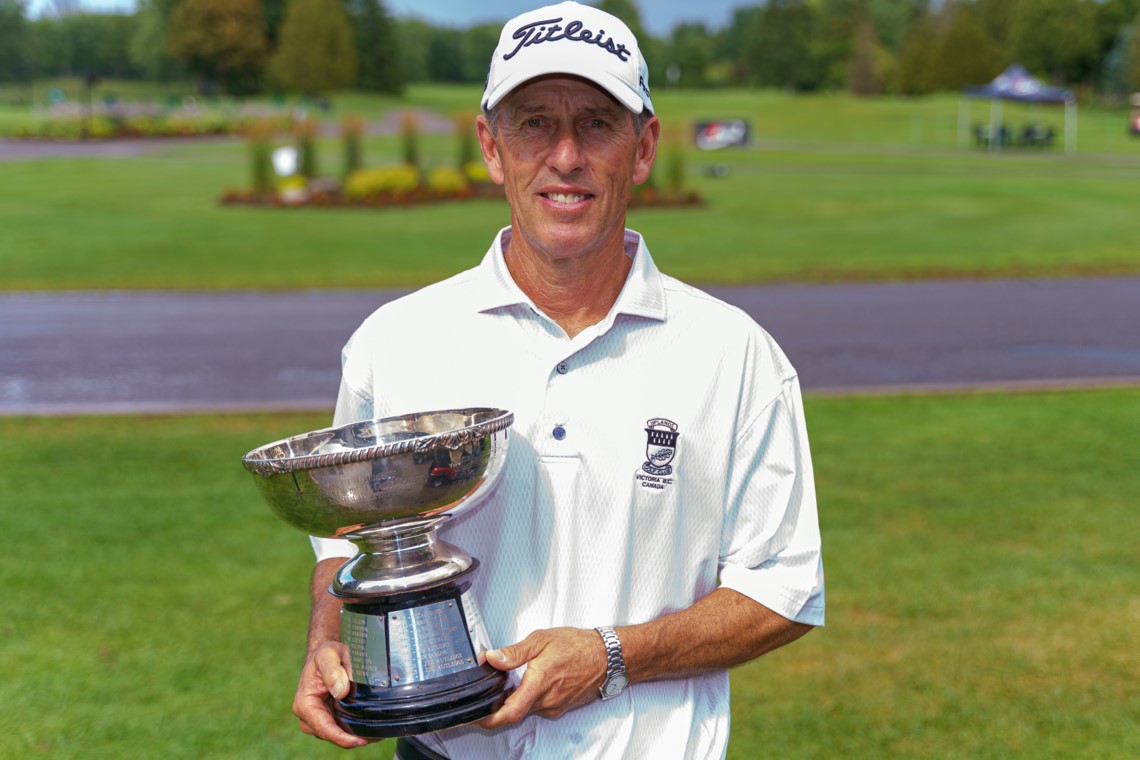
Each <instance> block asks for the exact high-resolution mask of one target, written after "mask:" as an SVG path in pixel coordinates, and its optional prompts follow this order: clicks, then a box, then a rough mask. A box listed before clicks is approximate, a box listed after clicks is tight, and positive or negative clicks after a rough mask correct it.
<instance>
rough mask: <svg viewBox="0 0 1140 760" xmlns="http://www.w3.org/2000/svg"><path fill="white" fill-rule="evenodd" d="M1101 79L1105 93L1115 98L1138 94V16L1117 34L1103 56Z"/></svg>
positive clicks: (1139, 53)
mask: <svg viewBox="0 0 1140 760" xmlns="http://www.w3.org/2000/svg"><path fill="white" fill-rule="evenodd" d="M1102 77H1103V80H1102V83H1103V87H1104V90H1105V92H1108V93H1111V94H1113V95H1116V96H1117V97H1120V98H1126V97H1128V95H1129V94H1131V93H1133V92H1140V16H1138V17H1137V20H1136V21H1134V22H1133V23H1131V24H1128V25H1127V26H1125V27H1124V28H1122V29H1121V30H1120V33H1119V34H1117V36H1116V42H1115V44H1113V46H1112V49H1111V50H1110V51H1109V52H1108V55H1107V56H1105V59H1104V72H1103V74H1102Z"/></svg>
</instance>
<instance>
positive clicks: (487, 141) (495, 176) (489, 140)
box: [475, 116, 503, 185]
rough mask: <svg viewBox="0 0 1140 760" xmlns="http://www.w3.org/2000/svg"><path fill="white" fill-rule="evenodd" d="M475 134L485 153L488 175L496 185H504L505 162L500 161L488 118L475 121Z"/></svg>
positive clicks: (482, 117) (484, 159)
mask: <svg viewBox="0 0 1140 760" xmlns="http://www.w3.org/2000/svg"><path fill="white" fill-rule="evenodd" d="M475 134H476V135H478V137H479V148H480V150H482V151H483V162H484V163H485V164H487V175H488V176H489V177H490V178H491V181H492V182H494V183H495V184H496V185H501V184H503V162H502V161H501V160H500V159H499V146H498V145H496V144H495V135H494V134H492V133H491V123H490V122H489V121H487V117H486V116H480V117H479V118H478V119H476V120H475Z"/></svg>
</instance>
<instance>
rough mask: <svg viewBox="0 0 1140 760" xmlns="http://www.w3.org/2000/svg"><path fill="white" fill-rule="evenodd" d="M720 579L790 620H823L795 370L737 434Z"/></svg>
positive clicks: (815, 521)
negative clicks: (793, 375) (771, 398)
mask: <svg viewBox="0 0 1140 760" xmlns="http://www.w3.org/2000/svg"><path fill="white" fill-rule="evenodd" d="M720 581H721V585H722V586H724V587H726V588H731V589H733V590H734V591H738V592H740V593H741V594H744V595H745V596H747V597H749V598H751V599H753V600H755V601H756V602H759V603H760V604H763V605H764V606H765V607H767V608H769V609H771V610H773V611H774V612H777V613H779V614H780V615H783V616H784V617H786V618H788V619H790V620H795V621H797V622H800V623H807V624H809V625H823V622H824V592H823V556H822V552H821V546H820V534H819V518H818V515H817V511H816V497H815V478H814V474H813V471H812V463H811V453H810V450H809V448H808V439H807V427H806V425H805V423H804V409H803V399H802V397H801V394H800V387H799V380H798V379H797V378H795V377H793V378H791V379H789V380H787V381H786V382H784V383H783V384H782V385H781V386H780V391H779V394H778V395H777V397H776V398H775V399H773V400H772V401H771V402H770V403H769V404H768V405H767V407H765V408H764V409H763V410H762V411H761V412H760V413H759V414H758V415H756V417H755V418H754V419H753V420H752V421H751V422H750V423H748V424H747V425H746V426H745V427H744V429H743V430H742V431H741V432H740V433H738V435H737V439H736V442H735V448H734V451H733V454H732V465H731V471H730V475H729V491H728V494H727V501H726V505H725V522H724V533H723V535H722V537H721V556H720Z"/></svg>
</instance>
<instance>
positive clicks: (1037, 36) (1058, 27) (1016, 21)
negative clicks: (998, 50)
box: [1010, 0, 1098, 82]
mask: <svg viewBox="0 0 1140 760" xmlns="http://www.w3.org/2000/svg"><path fill="white" fill-rule="evenodd" d="M1011 24H1012V26H1011V29H1010V52H1011V53H1012V54H1013V57H1014V59H1015V60H1018V61H1020V62H1021V63H1023V64H1024V65H1025V67H1026V68H1027V69H1029V70H1030V71H1034V72H1038V73H1040V74H1044V75H1045V76H1047V77H1048V78H1049V79H1051V80H1053V81H1054V82H1078V81H1082V80H1085V79H1087V78H1091V76H1092V75H1093V73H1094V71H1095V65H1096V60H1097V57H1098V56H1097V48H1098V40H1097V32H1096V8H1095V4H1094V3H1093V2H1091V1H1090V0H1032V2H1019V3H1018V4H1017V6H1016V8H1015V9H1014V12H1013V19H1012V22H1011Z"/></svg>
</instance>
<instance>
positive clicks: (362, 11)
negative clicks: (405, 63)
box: [344, 0, 404, 95]
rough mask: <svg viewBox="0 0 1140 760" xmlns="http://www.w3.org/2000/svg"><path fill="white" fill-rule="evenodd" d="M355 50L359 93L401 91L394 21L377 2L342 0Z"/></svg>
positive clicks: (401, 82) (402, 75) (378, 0)
mask: <svg viewBox="0 0 1140 760" xmlns="http://www.w3.org/2000/svg"><path fill="white" fill-rule="evenodd" d="M344 10H345V12H346V13H347V14H348V17H349V19H350V20H351V23H352V30H353V40H354V42H355V47H356V61H357V65H358V68H357V72H356V86H357V87H359V88H361V89H362V90H372V91H374V92H390V93H393V94H396V95H399V94H400V93H402V92H403V91H404V72H403V68H402V66H401V65H400V43H399V40H398V37H397V31H396V22H395V21H394V20H393V19H392V17H391V16H389V15H388V12H387V10H385V8H384V4H383V3H382V2H380V0H344Z"/></svg>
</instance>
